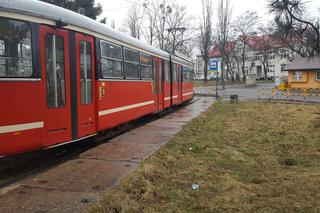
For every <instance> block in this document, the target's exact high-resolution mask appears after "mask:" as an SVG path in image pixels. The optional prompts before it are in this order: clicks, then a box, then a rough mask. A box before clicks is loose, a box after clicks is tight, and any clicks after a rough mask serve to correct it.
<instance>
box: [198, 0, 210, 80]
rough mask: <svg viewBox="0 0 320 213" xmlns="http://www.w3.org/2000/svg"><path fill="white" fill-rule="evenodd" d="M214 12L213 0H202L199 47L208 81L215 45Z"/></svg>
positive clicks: (205, 76)
mask: <svg viewBox="0 0 320 213" xmlns="http://www.w3.org/2000/svg"><path fill="white" fill-rule="evenodd" d="M212 12H213V10H212V1H211V0H202V17H201V18H200V37H199V47H200V52H201V55H202V57H203V62H204V66H203V74H204V81H207V78H208V61H209V51H210V49H211V47H212V45H213V36H212Z"/></svg>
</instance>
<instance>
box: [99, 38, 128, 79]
mask: <svg viewBox="0 0 320 213" xmlns="http://www.w3.org/2000/svg"><path fill="white" fill-rule="evenodd" d="M104 44H106V45H111V46H112V47H113V48H114V47H118V48H120V53H121V56H120V57H112V56H108V55H104V54H103V53H104V47H103V45H104ZM123 55H124V54H123V48H122V46H120V45H117V44H114V43H111V42H108V41H105V40H100V57H101V59H100V69H101V75H102V78H103V79H124V77H125V74H124V63H123ZM104 61H106V63H104ZM109 62H111V63H112V66H113V64H117V63H118V65H119V63H120V67H121V70H120V75H119V76H115V75H114V73H115V72H114V71H112V72H104V69H103V66H105V67H106V70H108V64H107V63H109ZM118 68H119V67H118ZM113 70H115V69H113ZM118 71H119V70H118ZM110 73H112V76H111V75H107V74H110Z"/></svg>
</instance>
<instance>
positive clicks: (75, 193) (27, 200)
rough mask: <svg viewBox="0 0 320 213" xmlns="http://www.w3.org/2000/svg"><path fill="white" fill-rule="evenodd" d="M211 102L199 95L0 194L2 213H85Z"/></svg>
mask: <svg viewBox="0 0 320 213" xmlns="http://www.w3.org/2000/svg"><path fill="white" fill-rule="evenodd" d="M213 101H214V99H213V98H212V97H202V98H200V99H199V100H198V101H196V102H195V103H193V104H191V105H188V106H186V107H184V108H182V109H179V110H178V111H176V112H174V113H172V114H169V115H167V116H165V117H163V118H161V119H158V120H155V121H153V122H150V123H148V124H146V125H144V126H142V127H139V128H137V129H134V130H132V131H130V132H127V133H125V134H122V135H120V136H118V137H116V138H114V139H112V140H110V141H108V143H104V144H101V145H99V146H97V147H95V148H93V149H91V150H89V151H86V152H84V153H82V154H81V155H80V156H78V157H77V158H75V159H72V160H70V161H67V162H65V163H63V164H61V165H59V166H56V167H54V168H51V169H49V170H48V171H45V172H42V173H41V174H37V175H35V176H33V177H30V178H28V179H26V180H23V181H21V182H20V183H17V184H15V185H12V186H9V187H7V188H4V189H2V190H0V212H6V213H11V212H14V213H20V212H28V213H29V212H37V213H40V212H41V213H44V212H50V213H51V212H68V213H69V212H84V211H86V210H87V209H88V208H89V207H90V206H91V205H92V204H93V203H94V202H96V201H98V200H99V198H101V197H102V196H103V195H104V194H105V193H106V192H109V191H110V190H112V189H113V188H114V187H115V186H116V185H117V184H119V182H120V181H121V180H122V179H123V178H125V177H127V176H128V174H129V173H130V172H132V171H134V170H135V169H136V168H137V167H138V166H139V164H140V163H141V162H142V161H143V160H144V159H145V158H146V157H148V156H149V155H151V154H152V153H153V152H155V151H156V150H158V149H159V148H160V147H161V146H163V145H164V144H166V143H167V142H168V141H169V140H170V139H171V138H172V137H173V136H174V135H175V134H176V133H178V132H179V131H180V130H181V129H182V128H183V126H184V125H185V124H186V123H187V122H189V121H190V120H191V119H192V118H195V117H197V116H199V114H200V113H201V112H203V111H205V110H207V109H208V107H209V106H211V104H212V103H213Z"/></svg>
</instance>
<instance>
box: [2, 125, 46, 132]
mask: <svg viewBox="0 0 320 213" xmlns="http://www.w3.org/2000/svg"><path fill="white" fill-rule="evenodd" d="M43 127H44V122H34V123H26V124H18V125H10V126H0V133H9V132H17V131H25V130H31V129H39V128H43Z"/></svg>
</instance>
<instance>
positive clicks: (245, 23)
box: [233, 11, 259, 81]
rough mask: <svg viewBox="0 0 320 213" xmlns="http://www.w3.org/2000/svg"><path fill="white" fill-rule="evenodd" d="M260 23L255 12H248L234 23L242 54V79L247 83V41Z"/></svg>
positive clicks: (238, 47)
mask: <svg viewBox="0 0 320 213" xmlns="http://www.w3.org/2000/svg"><path fill="white" fill-rule="evenodd" d="M258 22H259V17H258V15H257V12H255V11H246V12H245V13H244V14H242V15H240V16H238V17H237V18H236V21H235V22H234V23H233V30H234V32H235V34H236V35H237V37H238V39H237V41H238V42H237V43H238V44H237V49H238V51H239V52H240V58H241V72H242V79H243V81H245V79H246V75H247V71H246V70H245V63H246V60H247V51H248V48H247V40H248V36H250V35H254V34H255V33H256V27H257V24H258Z"/></svg>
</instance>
